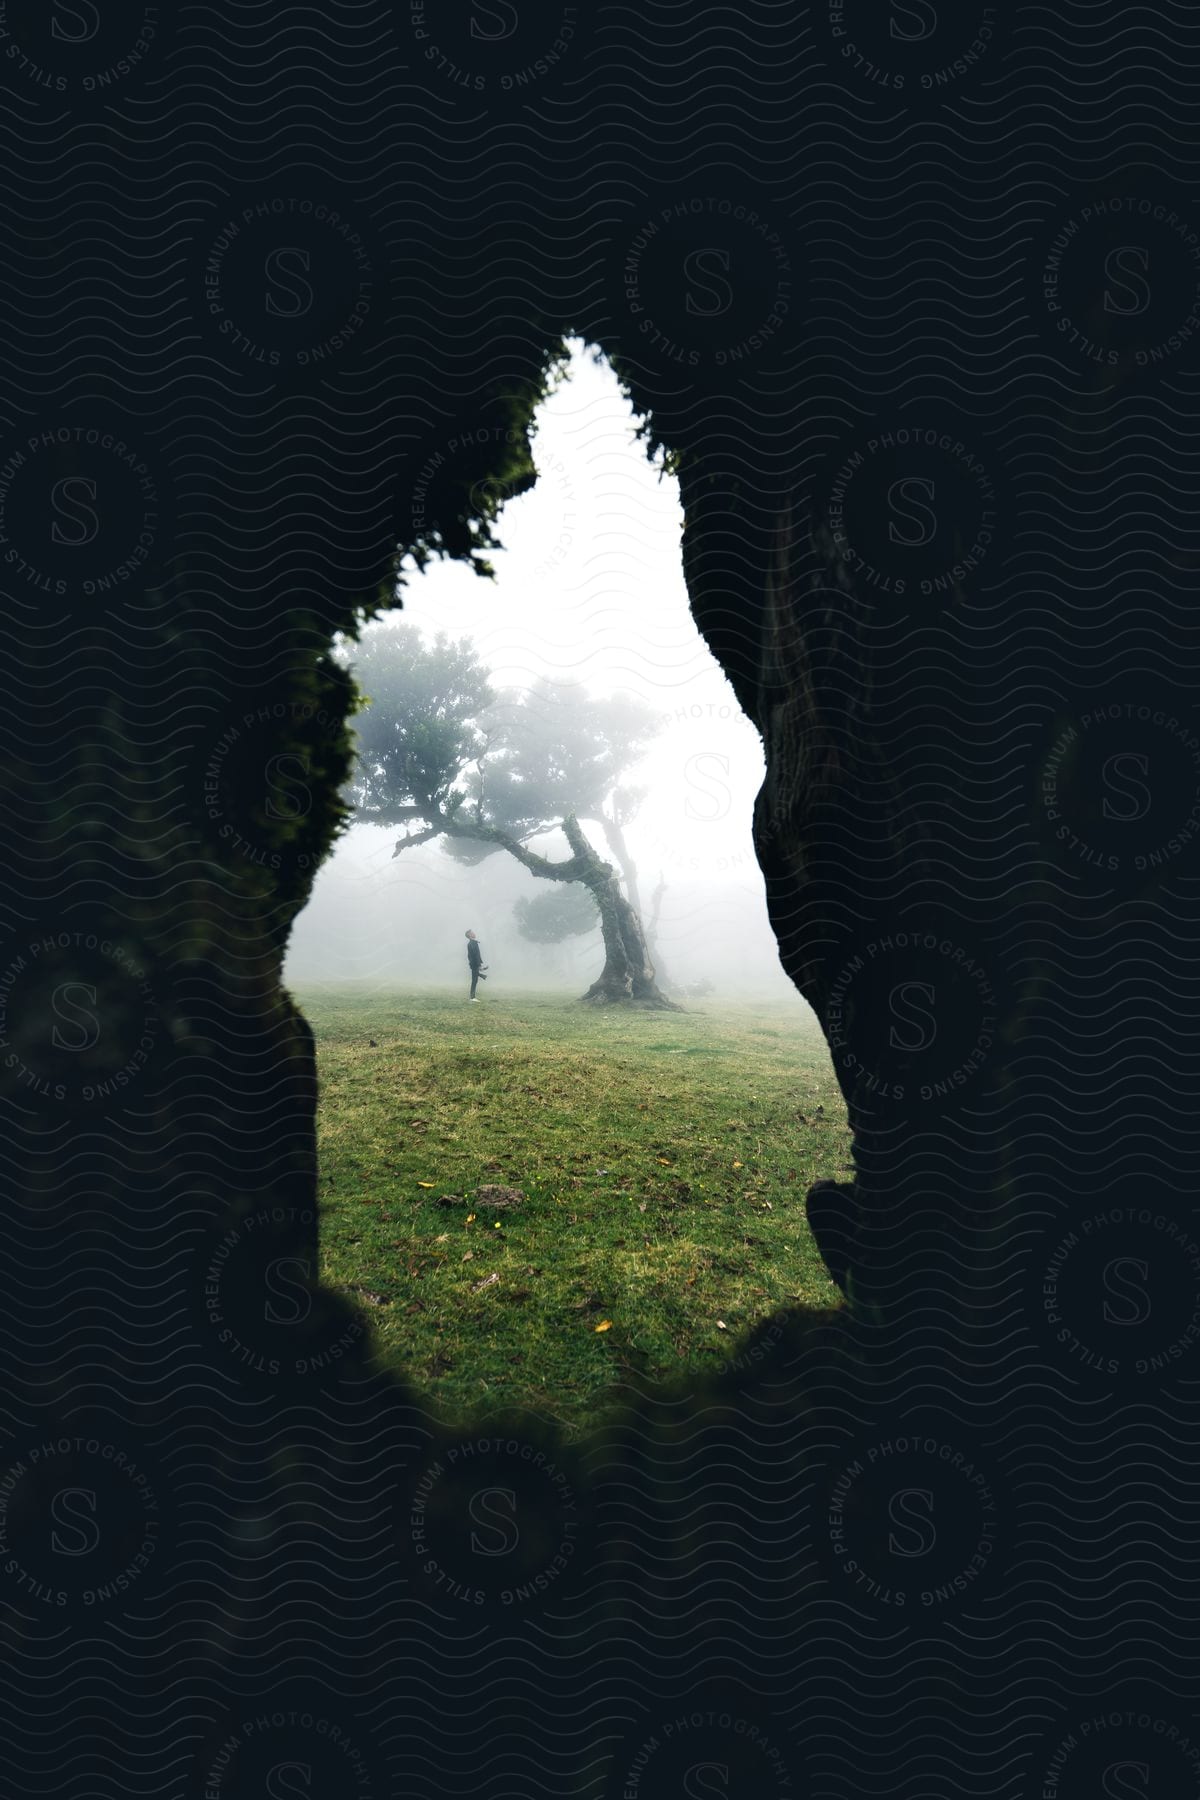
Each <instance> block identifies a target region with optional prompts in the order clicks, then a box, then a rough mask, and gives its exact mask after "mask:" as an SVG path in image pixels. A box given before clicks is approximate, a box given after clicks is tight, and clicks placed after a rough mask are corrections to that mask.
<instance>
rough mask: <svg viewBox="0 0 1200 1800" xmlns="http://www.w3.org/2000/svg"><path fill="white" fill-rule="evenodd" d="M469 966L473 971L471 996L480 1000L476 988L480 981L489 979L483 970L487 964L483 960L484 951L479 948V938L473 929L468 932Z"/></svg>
mask: <svg viewBox="0 0 1200 1800" xmlns="http://www.w3.org/2000/svg"><path fill="white" fill-rule="evenodd" d="M467 966H468V968H469V969H470V971H471V998H472V1000H478V998H479V996H478V995H477V994H476V992H475V988H476V986H477V984H478V983H479V982H481V981H486V980H487V976H486V975H485V974H484V972H483V971H484V970H485V969H486V968H487V964H486V963H485V962H484V960H483V951H482V950H481V949H480V948H479V939H478V938H477V937H476V936H475V933H474V932H473V931H468V933H467Z"/></svg>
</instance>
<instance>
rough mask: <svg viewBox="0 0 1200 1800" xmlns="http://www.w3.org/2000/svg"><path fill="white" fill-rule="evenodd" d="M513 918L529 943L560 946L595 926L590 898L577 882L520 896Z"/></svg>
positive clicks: (594, 910) (594, 912)
mask: <svg viewBox="0 0 1200 1800" xmlns="http://www.w3.org/2000/svg"><path fill="white" fill-rule="evenodd" d="M513 918H514V919H515V920H516V922H517V930H518V931H519V932H520V934H521V936H522V937H523V938H525V939H526V940H527V941H528V942H529V943H531V944H561V943H562V942H563V940H564V939H565V938H571V937H582V936H583V934H584V932H585V931H593V930H594V929H595V926H596V923H597V920H596V908H595V905H594V904H593V901H592V897H591V895H590V894H589V893H588V891H587V889H586V888H585V887H583V886H582V885H581V884H580V883H578V882H570V883H569V884H567V885H566V886H562V887H557V888H555V889H553V890H552V891H551V892H550V893H548V894H536V895H534V896H533V897H532V898H530V896H529V895H528V894H522V896H521V898H520V899H519V900H518V901H517V902H516V903H515V905H514V906H513Z"/></svg>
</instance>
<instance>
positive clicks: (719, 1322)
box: [717, 1319, 729, 1331]
mask: <svg viewBox="0 0 1200 1800" xmlns="http://www.w3.org/2000/svg"><path fill="white" fill-rule="evenodd" d="M717 1330H718V1331H728V1330H729V1327H728V1325H727V1324H726V1323H725V1321H724V1319H718V1320H717Z"/></svg>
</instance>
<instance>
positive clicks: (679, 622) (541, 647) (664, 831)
mask: <svg viewBox="0 0 1200 1800" xmlns="http://www.w3.org/2000/svg"><path fill="white" fill-rule="evenodd" d="M635 430H636V421H635V419H634V417H633V414H632V413H631V411H630V408H629V403H628V401H627V400H626V399H625V398H624V396H623V395H622V393H621V390H620V388H619V386H618V384H617V379H616V376H615V375H614V374H613V372H612V370H611V369H610V368H609V367H608V365H607V364H603V365H601V366H597V365H596V363H594V362H593V360H592V358H591V356H590V355H589V354H587V353H586V352H585V351H584V350H583V348H582V346H580V347H579V348H578V349H577V350H576V353H575V354H574V356H573V358H572V362H571V367H570V371H569V374H568V377H567V379H566V380H565V381H564V382H563V384H562V386H561V387H560V388H559V390H558V392H557V393H555V394H554V395H553V396H552V397H551V398H550V400H549V401H548V402H547V403H546V404H545V405H544V407H543V408H542V410H541V412H540V413H539V415H538V419H537V428H536V432H535V434H534V438H533V447H534V461H535V463H536V465H537V470H538V480H537V484H536V486H535V487H534V488H532V489H531V490H530V492H529V493H528V494H523V495H521V497H520V498H519V499H517V500H513V501H511V502H510V503H509V504H508V505H507V506H506V507H505V508H504V510H503V512H502V514H501V515H500V522H499V528H498V536H499V537H500V538H501V540H502V542H503V545H504V548H503V550H501V551H498V552H497V553H496V555H495V556H494V557H493V559H492V560H493V563H494V566H495V569H496V577H497V578H496V581H495V582H494V583H492V582H488V581H482V580H480V578H479V577H478V576H477V575H473V574H472V573H471V572H470V571H469V570H468V569H465V568H462V567H461V566H459V565H455V564H446V563H443V564H437V565H435V566H434V567H433V568H432V569H431V570H430V571H429V572H428V573H427V574H426V575H425V576H423V577H422V576H417V577H415V578H414V579H413V580H412V581H411V582H410V584H409V586H408V588H407V589H406V591H405V595H404V607H403V614H402V616H403V617H404V618H405V619H406V620H409V621H411V622H412V623H414V624H417V625H419V626H420V627H421V629H422V631H423V632H425V633H426V634H427V635H428V636H432V634H433V633H434V632H435V631H438V630H442V631H447V632H449V633H450V634H451V635H452V636H463V637H468V638H470V639H471V640H472V642H473V643H474V644H475V645H476V646H477V648H478V650H479V652H480V655H481V657H482V658H483V660H484V662H486V663H487V664H488V666H489V667H490V668H491V670H492V672H493V674H494V676H495V679H496V681H497V683H498V684H500V685H502V686H506V687H509V686H511V687H526V686H528V685H529V683H530V682H531V681H532V680H533V679H534V678H536V677H537V676H539V675H549V676H552V677H554V678H555V679H556V680H559V681H568V682H578V683H579V685H580V687H581V688H582V689H584V690H586V691H588V692H591V693H595V694H613V693H618V692H625V693H632V694H635V695H636V696H637V697H638V698H639V699H641V700H643V701H645V702H647V703H648V704H649V705H651V706H652V707H654V709H655V711H656V712H658V713H660V714H662V715H664V724H663V729H662V734H661V736H660V738H659V739H658V741H657V742H656V743H655V745H654V747H653V749H652V752H651V754H650V756H649V757H648V758H647V760H646V761H645V763H644V764H643V765H641V766H640V767H639V769H638V771H637V773H636V776H635V779H636V780H638V781H639V782H643V783H648V784H649V785H650V787H651V793H650V795H649V796H648V798H647V800H646V803H645V806H644V808H643V811H642V813H641V815H640V816H639V818H638V820H637V823H636V825H635V826H634V827H633V828H632V829H631V831H630V833H629V836H630V842H631V846H632V847H634V849H635V851H636V853H637V854H638V857H639V862H642V861H644V862H645V877H644V879H645V880H646V883H647V885H648V886H653V883H654V881H655V880H657V876H658V870H659V868H660V867H661V869H662V870H663V872H664V874H665V875H666V877H667V880H668V881H670V880H671V876H672V872H673V871H674V872H675V874H676V875H677V877H678V878H679V879H681V880H682V879H683V878H684V877H685V876H687V877H688V878H689V879H698V878H703V879H704V880H705V881H720V882H722V883H724V882H727V881H729V880H731V879H733V880H737V879H738V877H739V876H740V878H741V881H742V882H744V883H746V884H747V885H748V886H750V887H752V888H753V889H754V890H755V891H757V889H758V888H759V887H760V886H761V881H760V877H759V873H758V868H757V865H756V864H755V863H754V861H753V856H752V852H751V848H750V819H751V813H752V809H753V804H754V796H755V793H756V792H757V790H758V788H759V786H760V784H761V782H762V777H763V759H762V749H761V745H760V742H759V737H758V733H757V731H756V730H755V729H754V727H753V725H751V724H750V722H749V720H748V719H746V717H745V716H744V714H743V713H742V712H741V711H740V709H739V707H738V704H737V700H736V699H735V697H734V693H733V689H732V688H731V687H730V685H729V682H728V681H727V680H726V678H725V674H724V672H723V670H722V669H721V667H720V665H719V663H718V662H717V661H716V659H715V658H714V657H713V655H712V653H711V652H710V651H709V649H708V646H707V645H706V644H705V642H704V640H703V638H702V637H701V636H700V633H699V631H698V630H697V629H696V625H695V621H694V620H693V618H692V615H691V612H690V611H689V609H688V601H687V591H686V588H685V586H684V580H683V568H682V561H681V555H680V539H681V533H682V530H683V509H682V507H681V506H680V502H679V484H678V482H677V481H676V480H675V479H674V477H673V476H669V475H664V474H662V473H661V471H660V470H659V469H657V468H656V467H654V466H653V465H652V464H651V463H650V462H649V461H648V460H647V457H646V453H645V448H644V445H643V444H642V443H640V442H639V441H637V440H636V438H635V435H634V434H635ZM681 714H683V715H684V716H682V717H681V716H679V715H681Z"/></svg>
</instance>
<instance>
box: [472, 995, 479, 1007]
mask: <svg viewBox="0 0 1200 1800" xmlns="http://www.w3.org/2000/svg"><path fill="white" fill-rule="evenodd" d="M471 1005H472V1006H478V1005H479V995H478V994H472V995H471Z"/></svg>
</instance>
